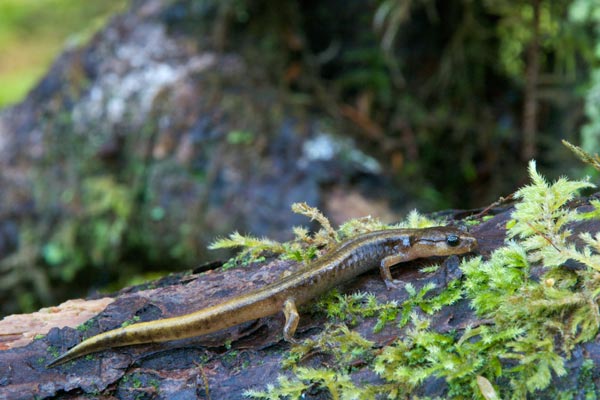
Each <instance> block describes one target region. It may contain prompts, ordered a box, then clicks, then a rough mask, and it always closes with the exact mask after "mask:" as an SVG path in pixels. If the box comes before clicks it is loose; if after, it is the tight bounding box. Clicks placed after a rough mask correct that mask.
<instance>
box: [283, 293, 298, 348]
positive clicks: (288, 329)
mask: <svg viewBox="0 0 600 400" xmlns="http://www.w3.org/2000/svg"><path fill="white" fill-rule="evenodd" d="M283 314H284V315H285V326H284V327H283V338H284V339H285V340H286V341H288V342H290V343H298V341H297V340H296V339H294V333H296V328H297V327H298V322H299V321H300V316H299V315H298V310H297V309H296V302H295V301H294V299H292V298H290V299H287V300H286V301H285V303H283Z"/></svg>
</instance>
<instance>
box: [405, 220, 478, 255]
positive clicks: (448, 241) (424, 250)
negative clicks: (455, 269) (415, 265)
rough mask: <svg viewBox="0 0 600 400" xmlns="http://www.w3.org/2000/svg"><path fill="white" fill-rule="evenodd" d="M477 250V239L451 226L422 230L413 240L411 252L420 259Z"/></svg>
mask: <svg viewBox="0 0 600 400" xmlns="http://www.w3.org/2000/svg"><path fill="white" fill-rule="evenodd" d="M476 248H477V239H475V237H473V236H472V235H470V234H468V233H467V232H464V231H462V230H460V229H458V228H453V227H449V226H438V227H433V228H425V229H421V230H419V233H418V234H416V235H414V236H413V237H412V240H411V252H413V253H414V255H415V256H418V257H432V256H449V255H452V254H463V253H469V252H471V251H473V250H475V249H476ZM415 258H416V257H415Z"/></svg>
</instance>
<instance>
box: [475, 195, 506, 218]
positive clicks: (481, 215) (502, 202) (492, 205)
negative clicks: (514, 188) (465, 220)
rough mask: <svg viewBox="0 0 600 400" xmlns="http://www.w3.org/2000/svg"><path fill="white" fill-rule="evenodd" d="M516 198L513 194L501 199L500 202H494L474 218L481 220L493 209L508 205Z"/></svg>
mask: <svg viewBox="0 0 600 400" xmlns="http://www.w3.org/2000/svg"><path fill="white" fill-rule="evenodd" d="M514 196H515V193H514V192H513V193H511V194H509V195H508V196H506V197H500V198H499V199H498V200H496V201H495V202H493V203H492V204H490V205H489V206H487V207H486V208H484V209H483V210H481V212H479V213H477V214H475V215H474V216H473V218H480V217H483V216H484V215H485V214H487V213H488V212H489V211H490V210H491V209H492V208H494V207H497V206H499V205H501V204H504V203H508V202H509V201H512V200H513V198H514Z"/></svg>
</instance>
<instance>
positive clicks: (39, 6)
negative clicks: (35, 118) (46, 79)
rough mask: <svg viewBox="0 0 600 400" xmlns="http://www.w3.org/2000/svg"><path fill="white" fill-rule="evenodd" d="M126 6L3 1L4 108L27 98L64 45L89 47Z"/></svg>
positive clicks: (108, 1)
mask: <svg viewBox="0 0 600 400" xmlns="http://www.w3.org/2000/svg"><path fill="white" fill-rule="evenodd" d="M127 3H128V2H127V0H101V1H95V0H93V1H79V0H2V1H0V108H2V107H4V106H6V105H9V104H14V103H16V102H18V101H20V100H21V99H23V97H24V96H25V95H26V94H27V92H28V91H29V90H30V89H31V88H32V87H33V86H34V85H35V84H36V83H37V81H38V80H39V79H40V78H41V77H42V76H43V75H44V74H45V73H46V71H47V69H48V67H49V66H50V64H51V63H52V61H53V60H54V58H55V57H56V56H58V54H59V53H60V52H61V51H63V49H64V48H65V47H70V46H71V47H72V46H77V45H81V44H83V43H85V42H86V41H87V40H88V39H89V38H90V37H91V36H92V35H93V34H94V33H95V32H96V31H97V30H98V29H101V28H102V26H104V24H105V23H106V21H107V19H108V18H109V17H110V15H112V14H114V13H115V12H118V11H122V10H124V9H125V6H126V5H127Z"/></svg>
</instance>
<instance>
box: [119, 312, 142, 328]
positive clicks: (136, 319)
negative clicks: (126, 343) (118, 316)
mask: <svg viewBox="0 0 600 400" xmlns="http://www.w3.org/2000/svg"><path fill="white" fill-rule="evenodd" d="M138 322H140V316H139V315H134V316H133V317H132V318H130V319H128V320H127V321H124V322H123V323H122V324H121V328H125V327H126V326H129V325H131V324H135V323H138Z"/></svg>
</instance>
